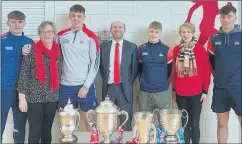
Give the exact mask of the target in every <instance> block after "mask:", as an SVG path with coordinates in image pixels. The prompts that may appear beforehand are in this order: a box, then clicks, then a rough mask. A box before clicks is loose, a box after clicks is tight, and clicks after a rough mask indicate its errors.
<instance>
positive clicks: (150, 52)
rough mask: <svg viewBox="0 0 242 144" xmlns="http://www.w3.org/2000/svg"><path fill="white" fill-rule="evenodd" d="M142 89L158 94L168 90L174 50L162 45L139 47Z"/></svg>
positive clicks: (149, 43) (148, 43) (146, 44)
mask: <svg viewBox="0 0 242 144" xmlns="http://www.w3.org/2000/svg"><path fill="white" fill-rule="evenodd" d="M139 58H140V68H141V69H140V89H141V90H142V91H144V92H150V93H156V92H162V91H165V90H168V88H169V81H168V79H169V77H170V74H171V68H172V60H173V57H172V49H170V48H169V47H168V46H166V45H164V44H163V43H161V41H159V42H157V43H154V44H153V43H151V42H147V43H145V44H143V45H141V46H140V47H139Z"/></svg>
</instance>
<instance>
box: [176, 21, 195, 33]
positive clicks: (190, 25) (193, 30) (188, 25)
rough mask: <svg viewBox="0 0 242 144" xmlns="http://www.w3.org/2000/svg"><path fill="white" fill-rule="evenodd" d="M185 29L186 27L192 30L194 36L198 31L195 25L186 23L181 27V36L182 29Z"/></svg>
mask: <svg viewBox="0 0 242 144" xmlns="http://www.w3.org/2000/svg"><path fill="white" fill-rule="evenodd" d="M183 27H186V28H188V29H190V30H191V31H192V33H193V34H194V33H195V31H196V29H195V25H194V24H192V23H184V24H182V25H181V26H180V27H179V34H181V29H182V28H183Z"/></svg>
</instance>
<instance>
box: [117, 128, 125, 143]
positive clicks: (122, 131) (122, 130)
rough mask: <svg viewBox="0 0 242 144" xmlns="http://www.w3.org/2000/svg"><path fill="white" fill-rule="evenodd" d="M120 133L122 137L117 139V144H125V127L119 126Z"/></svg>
mask: <svg viewBox="0 0 242 144" xmlns="http://www.w3.org/2000/svg"><path fill="white" fill-rule="evenodd" d="M118 133H119V134H120V136H119V137H117V139H116V144H121V143H123V133H124V128H123V126H119V127H118Z"/></svg>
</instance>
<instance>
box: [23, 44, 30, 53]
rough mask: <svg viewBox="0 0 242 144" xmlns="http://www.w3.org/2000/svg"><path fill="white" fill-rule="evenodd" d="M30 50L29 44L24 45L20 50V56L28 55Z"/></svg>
mask: <svg viewBox="0 0 242 144" xmlns="http://www.w3.org/2000/svg"><path fill="white" fill-rule="evenodd" d="M30 50H31V44H26V45H24V47H23V48H22V54H23V55H27V54H29V52H30Z"/></svg>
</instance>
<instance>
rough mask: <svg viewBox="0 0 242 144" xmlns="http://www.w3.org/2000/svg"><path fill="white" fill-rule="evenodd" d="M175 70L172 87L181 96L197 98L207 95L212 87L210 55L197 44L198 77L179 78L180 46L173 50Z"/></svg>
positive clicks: (173, 69) (195, 52)
mask: <svg viewBox="0 0 242 144" xmlns="http://www.w3.org/2000/svg"><path fill="white" fill-rule="evenodd" d="M173 54H174V55H173V56H174V57H173V58H174V59H173V68H172V77H173V78H172V85H173V90H175V91H176V93H177V94H178V95H181V96H195V95H197V94H200V93H201V92H203V93H205V94H207V92H208V88H209V85H210V76H211V69H210V63H209V58H208V54H207V52H206V50H205V48H204V47H203V46H202V45H200V44H196V45H195V47H194V55H195V58H196V63H197V75H196V76H192V77H188V76H185V77H183V78H182V77H178V76H177V73H176V59H177V56H178V54H179V46H175V47H174V49H173Z"/></svg>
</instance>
